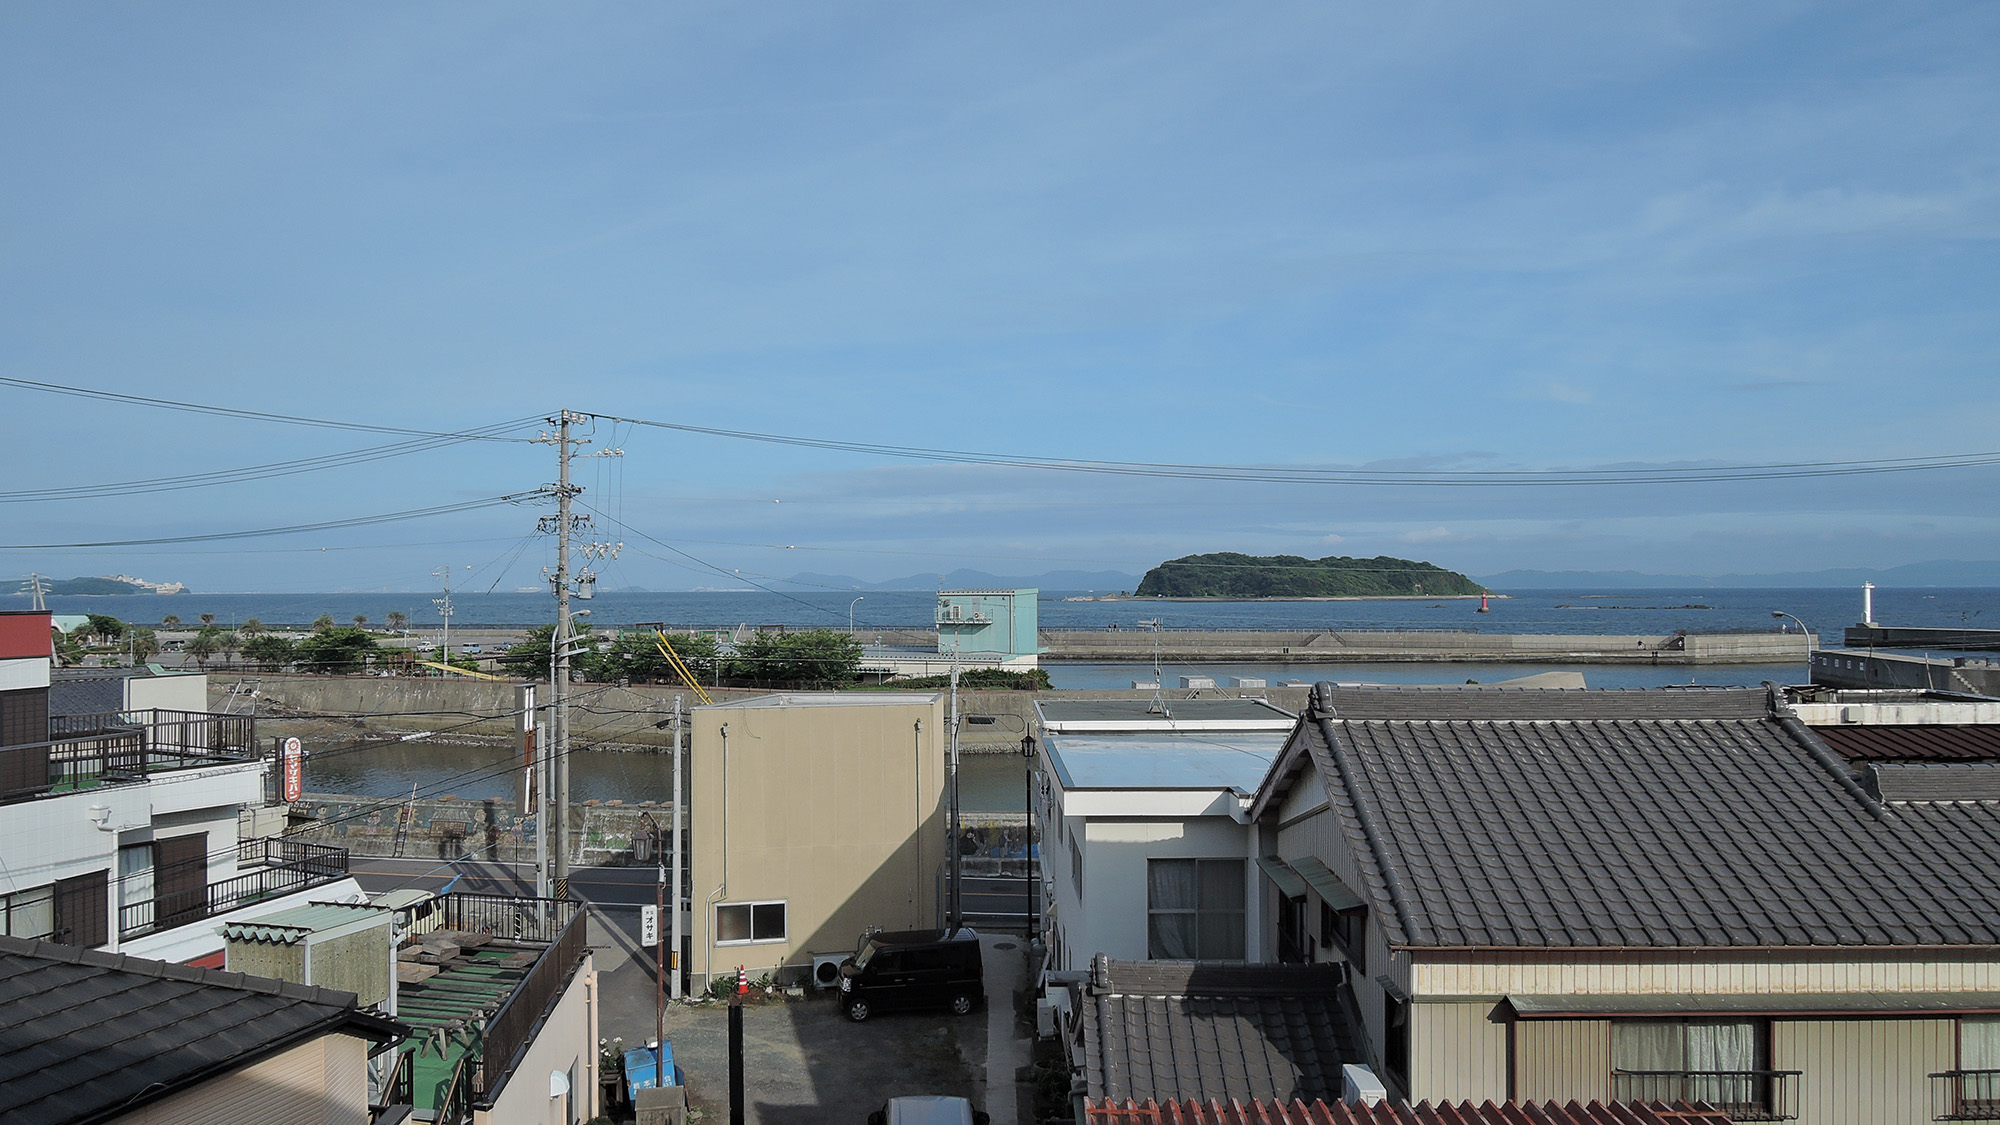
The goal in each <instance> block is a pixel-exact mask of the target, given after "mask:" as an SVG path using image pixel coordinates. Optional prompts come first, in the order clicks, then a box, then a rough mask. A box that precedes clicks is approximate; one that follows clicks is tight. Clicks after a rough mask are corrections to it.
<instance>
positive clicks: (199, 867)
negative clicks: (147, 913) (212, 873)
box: [153, 832, 208, 928]
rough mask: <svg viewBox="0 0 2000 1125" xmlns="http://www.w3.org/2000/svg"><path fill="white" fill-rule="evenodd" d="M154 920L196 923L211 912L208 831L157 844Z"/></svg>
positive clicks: (167, 923) (159, 924)
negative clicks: (209, 908) (209, 900)
mask: <svg viewBox="0 0 2000 1125" xmlns="http://www.w3.org/2000/svg"><path fill="white" fill-rule="evenodd" d="M154 847H155V848H157V849H158V853H157V855H156V856H155V857H154V860H153V872H154V874H153V886H154V889H155V896H154V899H153V921H154V925H155V926H157V927H160V928H165V927H167V926H178V925H180V924H181V923H183V922H192V921H194V920H195V919H197V918H200V917H201V916H202V915H204V914H206V913H207V912H208V833H206V832H196V833H195V834H194V835H192V836H175V837H173V838H172V839H168V840H160V841H158V842H157V843H155V844H154Z"/></svg>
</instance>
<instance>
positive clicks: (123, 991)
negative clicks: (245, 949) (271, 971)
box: [0, 937, 399, 1125]
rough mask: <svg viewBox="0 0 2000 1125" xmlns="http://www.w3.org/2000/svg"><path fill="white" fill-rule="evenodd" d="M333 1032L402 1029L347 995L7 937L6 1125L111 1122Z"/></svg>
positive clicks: (3, 1001)
mask: <svg viewBox="0 0 2000 1125" xmlns="http://www.w3.org/2000/svg"><path fill="white" fill-rule="evenodd" d="M337 1031H346V1032H349V1033H352V1034H360V1035H366V1036H369V1037H372V1038H392V1037H394V1036H395V1035H396V1034H398V1032H399V1029H398V1028H397V1026H396V1025H394V1024H392V1023H390V1022H389V1021H386V1020H382V1019H379V1018H377V1017H374V1016H371V1015H369V1014H366V1013H363V1012H359V1011H357V1010H356V1008H355V1000H354V995H353V994H352V993H348V992H335V991H332V990H330V989H323V988H307V987H305V986H302V985H295V984H283V983H280V982H278V981H273V980H265V979H262V978H259V977H252V976H246V975H244V974H242V973H225V972H218V971H216V970H213V969H197V968H193V967H191V966H187V965H173V964H168V963H166V962H163V961H149V960H145V959H143V958H138V957H128V956H124V955H122V954H115V953H100V952H96V951H94V950H84V949H73V948H70V947H68V946H60V945H51V944H47V943H44V942H34V941H24V940H22V939H19V938H10V937H0V1125H30V1123H33V1125H72V1123H82V1122H93V1121H103V1120H107V1119H109V1118H111V1117H114V1116H117V1115H120V1114H123V1113H127V1112H129V1111H130V1110H132V1109H134V1108H136V1107H138V1106H140V1105H144V1104H146V1103H147V1102H150V1101H155V1100H158V1099H159V1098H163V1097H166V1096H168V1095H169V1094H172V1093H175V1092H176V1091H178V1090H181V1089H183V1088H185V1087H187V1086H189V1085H191V1084H193V1083H196V1082H199V1081H203V1080H206V1079H208V1078H211V1077H214V1076H217V1075H220V1074H225V1073H228V1072H229V1071H232V1070H235V1069H238V1068H239V1067H243V1066H247V1065H249V1064H250V1063H253V1062H255V1061H257V1060H258V1059H260V1058H263V1057H265V1056H267V1055H270V1054H272V1053H275V1052H276V1051H279V1050H282V1049H284V1048H286V1047H289V1046H291V1045H292V1044H294V1043H298V1042H302V1041H304V1040H306V1039H308V1038H311V1037H313V1036H315V1035H320V1034H328V1033H332V1032H337Z"/></svg>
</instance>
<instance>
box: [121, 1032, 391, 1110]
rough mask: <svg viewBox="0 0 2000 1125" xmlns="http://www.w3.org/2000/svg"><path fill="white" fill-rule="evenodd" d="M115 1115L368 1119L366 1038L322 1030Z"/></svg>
mask: <svg viewBox="0 0 2000 1125" xmlns="http://www.w3.org/2000/svg"><path fill="white" fill-rule="evenodd" d="M114 1120H115V1122H116V1125H215V1123H216V1122H222V1121H255V1122H258V1123H259V1125H367V1121H368V1042H367V1040H364V1039H360V1038H357V1037H355V1036H352V1035H324V1036H321V1037H320V1038H318V1039H315V1040H313V1041H311V1042H309V1043H301V1044H299V1045H298V1046H296V1047H293V1048H292V1049H290V1050H288V1051H284V1052H281V1053H279V1054H276V1055H273V1056H271V1057H270V1058H268V1059H265V1060H263V1061H262V1062H259V1063H256V1064H254V1065H251V1066H247V1067H244V1068H243V1069H242V1070H238V1071H234V1072H232V1073H229V1074H225V1075H223V1076H222V1077H220V1078H215V1079H211V1080H209V1081H207V1082H204V1083H202V1084H201V1085H200V1086H197V1087H195V1088H194V1089H191V1090H184V1091H182V1092H180V1093H178V1094H174V1095H173V1096H171V1097H167V1098H163V1099H161V1100H160V1101H158V1102H155V1103H153V1104H152V1105H149V1106H145V1107H143V1108H141V1109H139V1110H137V1111H135V1112H132V1113H128V1114H126V1115H125V1116H123V1117H119V1118H115V1119H114Z"/></svg>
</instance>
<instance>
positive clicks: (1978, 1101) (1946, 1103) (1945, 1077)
mask: <svg viewBox="0 0 2000 1125" xmlns="http://www.w3.org/2000/svg"><path fill="white" fill-rule="evenodd" d="M1930 1077H1931V1120H1933V1121H2000V1070H1946V1071H1942V1072H1940V1073H1937V1074H1933V1075H1931V1076H1930Z"/></svg>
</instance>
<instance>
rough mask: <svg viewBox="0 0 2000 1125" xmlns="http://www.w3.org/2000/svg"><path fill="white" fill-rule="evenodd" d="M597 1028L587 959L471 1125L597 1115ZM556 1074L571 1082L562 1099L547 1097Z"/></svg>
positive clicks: (561, 1123) (553, 1124)
mask: <svg viewBox="0 0 2000 1125" xmlns="http://www.w3.org/2000/svg"><path fill="white" fill-rule="evenodd" d="M597 1030H598V991H597V970H596V963H595V961H594V960H593V959H592V958H591V957H590V956H588V955H586V956H585V957H584V959H583V964H582V965H580V966H578V967H577V970H576V975H575V976H573V977H571V978H570V982H569V988H568V989H567V990H566V991H565V992H564V993H563V996H562V999H561V1000H558V1001H557V1002H556V1006H555V1008H554V1009H553V1010H552V1011H550V1012H549V1017H548V1019H547V1020H545V1021H543V1023H542V1028H541V1031H540V1032H538V1033H537V1034H536V1035H535V1039H534V1042H532V1043H530V1044H528V1049H527V1050H526V1051H524V1052H522V1054H521V1061H520V1063H519V1064H517V1065H516V1066H515V1067H514V1072H513V1073H512V1074H511V1075H509V1076H508V1077H507V1084H506V1085H504V1086H502V1087H501V1088H500V1092H499V1094H498V1095H496V1096H495V1097H494V1099H493V1108H492V1109H491V1110H488V1111H484V1112H480V1113H475V1114H474V1115H473V1121H474V1125H567V1122H569V1121H589V1120H591V1119H592V1118H594V1117H596V1116H597V1115H598V1111H599V1106H598V1104H597V1038H598V1036H597ZM555 1074H561V1075H564V1076H565V1077H566V1078H567V1079H568V1081H569V1085H570V1092H569V1095H568V1097H567V1098H566V1099H565V1098H563V1097H557V1096H551V1095H550V1093H549V1089H550V1086H549V1083H550V1077H551V1076H552V1075H555ZM571 1106H574V1112H573V1113H572V1112H570V1107H571Z"/></svg>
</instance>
